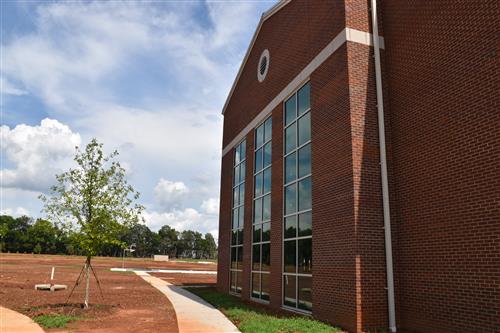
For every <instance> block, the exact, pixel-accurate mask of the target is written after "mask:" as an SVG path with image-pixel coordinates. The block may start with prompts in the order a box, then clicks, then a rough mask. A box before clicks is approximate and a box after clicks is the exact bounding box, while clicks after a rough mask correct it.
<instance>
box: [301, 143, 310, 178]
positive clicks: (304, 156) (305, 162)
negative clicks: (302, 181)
mask: <svg viewBox="0 0 500 333" xmlns="http://www.w3.org/2000/svg"><path fill="white" fill-rule="evenodd" d="M310 173H311V145H310V144H308V145H307V146H304V147H302V148H300V150H299V178H300V177H304V176H306V175H308V174H310Z"/></svg>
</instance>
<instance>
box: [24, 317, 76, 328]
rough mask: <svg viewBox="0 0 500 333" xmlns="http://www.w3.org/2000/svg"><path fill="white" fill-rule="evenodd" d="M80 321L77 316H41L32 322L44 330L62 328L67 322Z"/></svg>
mask: <svg viewBox="0 0 500 333" xmlns="http://www.w3.org/2000/svg"><path fill="white" fill-rule="evenodd" d="M78 319H80V317H78V316H67V315H62V314H43V315H39V316H36V317H34V318H33V320H34V321H35V322H36V323H37V324H39V325H41V326H43V327H44V328H64V327H66V325H67V324H68V323H69V322H72V321H75V320H78Z"/></svg>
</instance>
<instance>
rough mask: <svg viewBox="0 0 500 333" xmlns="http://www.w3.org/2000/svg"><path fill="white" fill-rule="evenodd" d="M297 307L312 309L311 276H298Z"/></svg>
mask: <svg viewBox="0 0 500 333" xmlns="http://www.w3.org/2000/svg"><path fill="white" fill-rule="evenodd" d="M298 279H299V309H302V310H307V311H312V293H311V290H312V278H311V277H309V276H299V278H298Z"/></svg>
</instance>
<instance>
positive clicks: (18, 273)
mask: <svg viewBox="0 0 500 333" xmlns="http://www.w3.org/2000/svg"><path fill="white" fill-rule="evenodd" d="M84 261H85V259H84V258H83V257H70V256H48V255H30V254H2V255H0V304H1V305H3V306H5V307H8V308H11V309H13V310H16V311H19V312H21V313H24V314H26V315H28V316H30V317H34V316H37V315H39V314H47V313H64V314H72V315H76V316H81V317H82V318H83V319H82V320H77V321H74V322H71V323H70V324H68V326H67V327H66V329H64V330H62V331H64V332H66V331H68V330H70V331H71V332H89V331H92V332H110V333H114V332H169V333H170V332H171V333H177V332H178V329H177V320H176V317H175V311H174V309H173V308H172V304H171V303H170V301H169V300H168V299H167V298H166V297H165V296H164V295H163V294H162V293H160V292H159V291H158V290H156V289H155V288H153V287H152V286H150V285H149V284H147V283H146V282H145V281H144V280H143V279H141V278H140V277H139V276H136V275H135V274H134V273H129V272H127V273H123V272H110V270H109V269H110V268H111V267H121V265H122V262H121V260H120V259H116V258H95V259H93V260H92V265H93V267H94V269H95V271H96V273H97V276H98V278H99V280H100V283H101V287H102V290H103V296H104V299H103V298H101V296H100V293H99V289H98V287H97V284H96V282H95V280H94V279H93V277H92V279H91V298H90V303H91V306H90V308H89V309H87V310H84V309H82V308H81V303H82V302H83V297H84V285H83V284H82V285H80V286H78V287H77V288H76V289H75V292H74V293H73V296H72V297H71V299H70V300H69V305H66V306H64V303H65V302H66V299H67V297H68V295H69V293H70V289H71V288H72V286H73V285H74V282H75V281H76V279H77V277H78V274H79V273H80V270H81V268H82V266H83V264H84ZM52 266H55V267H56V272H55V278H54V283H56V284H66V285H68V288H69V289H68V290H64V291H58V292H55V293H51V292H46V291H35V290H34V285H35V284H39V283H50V272H51V268H52ZM125 267H133V268H161V269H191V270H216V268H217V265H215V264H196V263H175V262H152V261H150V260H139V259H134V260H130V259H129V260H126V261H125ZM162 275H163V277H164V278H169V277H171V276H173V275H165V274H162ZM175 275H176V276H175V277H174V280H173V281H174V282H175V283H179V284H199V283H202V284H207V283H208V281H209V280H210V281H211V283H214V282H215V279H216V278H215V275H208V277H209V278H207V275H197V274H175ZM166 281H169V282H171V281H170V280H168V279H166ZM47 331H49V332H58V331H61V330H60V329H59V330H57V329H52V330H47Z"/></svg>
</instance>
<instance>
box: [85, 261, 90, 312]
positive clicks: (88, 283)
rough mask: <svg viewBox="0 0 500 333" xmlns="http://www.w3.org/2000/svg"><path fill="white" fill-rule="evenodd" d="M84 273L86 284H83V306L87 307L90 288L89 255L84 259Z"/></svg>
mask: <svg viewBox="0 0 500 333" xmlns="http://www.w3.org/2000/svg"><path fill="white" fill-rule="evenodd" d="M85 274H86V280H87V285H86V286H85V308H88V307H89V289H90V257H87V261H85Z"/></svg>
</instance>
